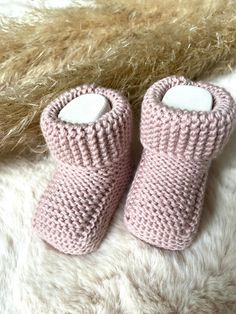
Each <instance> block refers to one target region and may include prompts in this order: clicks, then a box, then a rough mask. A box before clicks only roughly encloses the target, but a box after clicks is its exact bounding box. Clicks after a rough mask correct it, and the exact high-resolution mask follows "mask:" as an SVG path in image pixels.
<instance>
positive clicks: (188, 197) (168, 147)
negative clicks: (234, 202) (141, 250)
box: [125, 77, 236, 250]
mask: <svg viewBox="0 0 236 314" xmlns="http://www.w3.org/2000/svg"><path fill="white" fill-rule="evenodd" d="M175 85H193V86H199V87H202V88H205V89H207V90H208V91H209V92H210V93H211V94H212V96H213V109H212V110H211V111H210V112H201V111H199V112H195V111H187V110H180V109H174V108H170V107H167V106H165V105H164V104H162V102H161V101H162V98H163V96H164V94H165V93H166V92H167V90H168V89H170V88H171V87H173V86H175ZM235 115H236V107H235V103H234V101H233V99H232V98H231V96H230V95H229V94H228V93H227V92H226V91H225V90H223V89H222V88H219V87H216V86H213V85H210V84H207V83H202V82H199V83H194V82H191V81H190V80H187V79H185V78H183V77H179V78H177V77H168V78H165V79H162V80H160V81H158V82H156V83H155V84H154V85H152V86H151V87H150V88H149V89H148V91H147V92H146V94H145V97H144V100H143V104H142V114H141V142H142V145H143V148H144V150H143V154H142V157H141V161H140V164H139V167H138V170H137V172H136V175H135V178H134V181H133V184H132V186H131V189H130V192H129V194H128V199H127V203H126V208H125V223H126V225H127V227H128V229H129V231H130V232H131V233H132V234H133V235H135V236H137V237H138V238H140V239H141V240H144V241H146V242H148V243H150V244H152V245H155V246H157V247H162V248H166V249H171V250H182V249H184V248H186V247H188V246H189V245H190V244H191V242H192V241H193V238H194V236H195V234H196V232H197V229H198V225H199V220H200V215H201V210H202V205H203V199H204V192H205V185H206V179H207V174H208V170H209V166H210V163H211V160H212V159H213V158H215V157H217V155H218V154H219V153H220V152H221V150H222V148H223V146H224V145H225V143H226V142H227V140H228V138H229V135H230V132H231V130H232V127H233V121H234V119H235Z"/></svg>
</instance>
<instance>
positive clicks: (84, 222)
mask: <svg viewBox="0 0 236 314" xmlns="http://www.w3.org/2000/svg"><path fill="white" fill-rule="evenodd" d="M86 93H97V94H101V95H104V96H105V97H106V98H107V99H108V100H109V101H110V103H111V105H112V110H111V111H109V112H108V113H106V114H104V115H103V116H102V117H101V118H100V119H99V120H97V121H96V122H94V123H87V124H72V123H67V122H64V121H61V120H60V119H59V118H58V113H59V112H60V110H61V109H62V108H63V107H64V106H65V105H66V104H67V103H68V102H69V101H71V100H72V99H73V98H75V97H78V96H79V95H81V94H86ZM131 126H132V116H131V110H130V106H129V104H128V101H127V100H126V99H125V98H124V97H123V96H122V95H121V94H119V93H118V92H116V91H114V90H110V89H105V88H101V87H94V86H93V85H92V86H87V85H84V86H81V87H77V88H75V89H72V90H70V91H69V92H66V93H64V94H63V95H61V96H60V97H59V98H58V99H56V100H55V101H53V102H52V103H51V104H49V105H48V106H47V107H46V109H45V110H44V111H43V113H42V116H41V128H42V131H43V135H44V137H45V139H46V142H47V145H48V147H49V149H50V151H51V153H52V155H53V156H54V158H55V159H56V161H57V163H58V168H57V170H56V172H55V174H54V176H53V178H52V180H51V182H50V183H49V185H48V187H47V189H46V191H45V192H44V194H43V196H42V198H41V200H40V202H39V205H38V208H37V211H36V214H35V216H34V219H33V227H34V228H35V229H36V231H37V233H38V234H39V236H40V237H41V238H42V239H44V240H45V241H47V242H48V243H50V244H51V245H52V246H53V247H55V248H57V249H58V250H59V251H61V252H64V253H67V254H76V255H77V254H78V255H79V254H86V253H90V252H92V251H94V250H95V249H96V248H97V247H98V246H99V244H100V242H101V240H102V238H103V236H104V235H105V233H106V231H107V227H108V225H109V222H110V220H111V217H112V215H113V213H114V210H115V209H116V207H117V206H118V203H119V200H120V198H121V196H122V195H123V193H124V191H125V189H126V187H127V184H128V183H129V180H130V176H131V163H130V141H131Z"/></svg>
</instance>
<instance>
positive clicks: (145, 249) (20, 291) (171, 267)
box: [0, 72, 236, 314]
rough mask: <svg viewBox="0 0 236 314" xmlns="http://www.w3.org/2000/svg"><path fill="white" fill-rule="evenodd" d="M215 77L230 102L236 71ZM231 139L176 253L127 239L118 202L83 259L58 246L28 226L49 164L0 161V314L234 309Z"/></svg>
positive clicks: (235, 178)
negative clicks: (185, 244) (192, 231)
mask: <svg viewBox="0 0 236 314" xmlns="http://www.w3.org/2000/svg"><path fill="white" fill-rule="evenodd" d="M215 81H216V82H217V84H219V85H221V86H224V87H225V88H227V90H228V91H230V92H231V93H232V95H233V96H234V98H235V99H236V89H235V86H236V72H235V73H233V74H231V75H228V76H225V77H222V78H220V79H218V80H215ZM235 143H236V133H234V134H233V136H232V138H231V141H230V143H228V145H227V147H226V149H225V150H224V152H223V153H222V155H221V156H220V158H219V159H218V160H217V161H215V162H214V163H213V165H212V168H211V171H210V175H209V180H208V188H207V193H206V201H205V206H204V211H203V217H202V221H201V225H200V231H199V233H198V237H197V239H196V241H195V242H194V244H193V245H192V246H191V247H190V248H189V249H187V250H185V251H184V252H179V253H177V252H168V251H165V250H161V249H157V248H154V247H151V246H149V245H147V244H145V243H143V242H141V241H139V240H138V239H135V238H134V237H133V236H131V235H130V234H129V233H128V232H127V230H126V229H125V227H124V224H123V204H121V205H120V208H119V209H118V210H117V212H116V215H115V217H114V219H113V221H112V224H111V226H110V229H109V232H108V234H107V236H106V237H105V239H104V241H103V242H102V245H101V247H100V248H99V250H98V251H96V252H94V253H93V254H90V255H87V256H82V257H79V256H78V257H71V256H66V255H63V254H61V253H59V252H57V251H55V250H54V249H52V248H51V247H49V246H48V245H47V244H45V243H44V242H42V241H41V240H40V239H39V238H38V237H37V236H36V235H35V234H34V233H33V232H32V229H31V218H32V214H33V212H34V210H35V207H36V204H37V202H38V200H39V197H40V195H41V193H42V191H43V189H44V188H45V186H46V184H47V182H48V180H49V179H50V176H51V174H52V172H53V169H54V167H55V165H54V162H53V161H51V159H50V158H40V159H39V160H38V161H36V160H35V161H29V160H26V159H20V160H16V159H14V160H11V161H8V162H2V163H1V164H0V282H1V289H0V313H3V314H93V313H94V314H121V313H122V314H157V313H159V314H166V313H168V314H170V313H180V314H183V313H186V314H191V313H193V314H195V313H196V314H200V313H210V314H215V313H225V314H227V313H230V314H233V313H235V312H236V246H235V241H236V223H235V222H236V193H235V191H236V145H235ZM124 201H125V196H124V200H123V202H124Z"/></svg>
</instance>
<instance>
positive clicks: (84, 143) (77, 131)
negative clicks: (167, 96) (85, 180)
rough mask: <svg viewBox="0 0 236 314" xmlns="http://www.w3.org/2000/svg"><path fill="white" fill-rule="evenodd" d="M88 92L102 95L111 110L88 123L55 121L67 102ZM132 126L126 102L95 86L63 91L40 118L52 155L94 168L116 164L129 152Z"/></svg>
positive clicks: (109, 91) (117, 95) (123, 98)
mask: <svg viewBox="0 0 236 314" xmlns="http://www.w3.org/2000/svg"><path fill="white" fill-rule="evenodd" d="M87 93H96V94H100V95H103V96H105V97H106V98H107V99H108V100H109V102H110V104H111V107H112V109H111V110H110V111H109V112H107V113H106V114H104V115H103V116H102V117H101V118H100V119H98V120H97V121H96V122H91V123H84V124H76V123H75V124H74V123H69V122H64V121H62V120H60V119H59V118H58V114H59V112H60V110H61V109H62V108H63V107H64V106H65V105H66V104H67V103H68V102H70V101H71V100H72V99H74V98H76V97H78V96H80V95H82V94H87ZM131 127H132V114H131V109H130V106H129V103H128V101H127V99H126V98H125V97H123V96H122V95H121V94H120V93H118V92H117V91H114V90H111V89H105V88H102V87H95V86H94V85H83V86H79V87H77V88H75V89H72V90H70V91H69V92H65V93H64V94H62V95H61V96H60V97H58V98H57V99H56V100H54V101H53V102H51V103H50V104H49V105H48V106H47V107H46V108H45V109H44V111H43V113H42V115H41V129H42V132H43V135H44V137H45V140H46V142H47V145H48V147H49V149H50V151H51V153H52V155H53V156H54V158H55V159H57V160H58V161H59V162H62V163H66V164H67V165H71V166H72V165H73V166H83V167H97V166H103V165H107V164H109V163H111V162H115V161H116V160H118V159H119V158H120V157H121V156H122V155H124V154H125V153H126V152H127V151H128V150H129V147H130V141H131Z"/></svg>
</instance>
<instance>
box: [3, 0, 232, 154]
mask: <svg viewBox="0 0 236 314" xmlns="http://www.w3.org/2000/svg"><path fill="white" fill-rule="evenodd" d="M107 3H109V4H107ZM235 11H236V3H235V1H225V0H217V1H216V0H212V1H209V0H208V1H206V0H192V1H188V0H182V1H181V0H179V1H176V0H165V1H163V0H155V1H154V0H153V1H150V0H149V1H144V0H143V1H133V0H130V1H125V0H122V1H118V0H117V1H109V2H108V1H105V0H101V1H98V5H97V7H93V8H92V7H89V8H88V7H87V8H82V7H79V6H77V7H74V8H66V9H59V10H44V11H36V12H34V13H33V15H32V19H30V20H29V21H28V22H25V23H17V22H14V21H9V20H5V21H2V22H1V29H0V42H1V49H0V134H1V137H2V139H1V141H0V154H1V155H3V154H5V155H6V154H8V153H10V152H11V153H12V152H14V153H22V152H27V151H37V152H42V151H44V150H45V147H44V141H43V138H42V136H41V132H40V129H39V117H40V113H41V111H42V108H43V107H44V106H45V105H46V104H47V103H48V101H49V100H51V99H53V98H54V97H55V96H57V95H58V94H60V93H61V92H62V91H64V90H66V89H68V88H71V87H74V86H76V85H79V84H83V83H91V82H95V83H96V84H99V85H102V86H105V87H112V88H115V89H120V90H121V91H123V92H124V93H125V94H126V96H128V98H129V100H130V102H131V104H132V107H133V109H134V111H136V112H138V110H136V109H138V108H139V107H140V103H141V99H142V96H143V94H144V92H145V90H146V89H147V87H148V86H149V85H150V84H152V83H153V82H154V81H155V80H157V79H159V78H161V77H164V76H167V75H172V74H176V75H185V76H187V77H190V78H200V77H202V76H203V75H208V74H211V73H213V72H214V73H216V72H222V71H226V70H227V69H228V70H230V68H231V67H232V66H233V65H234V64H235V63H236V40H235V38H236V15H235ZM137 116H138V115H137Z"/></svg>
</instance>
